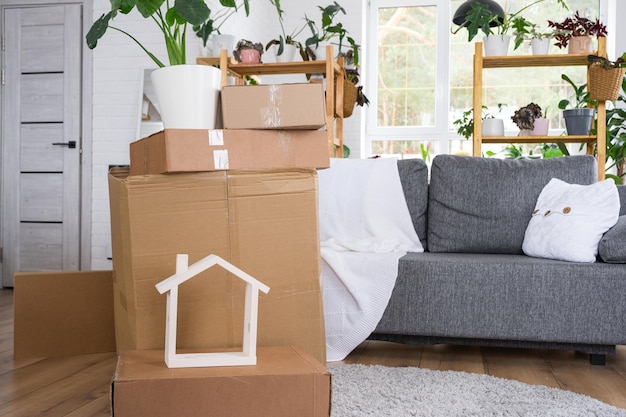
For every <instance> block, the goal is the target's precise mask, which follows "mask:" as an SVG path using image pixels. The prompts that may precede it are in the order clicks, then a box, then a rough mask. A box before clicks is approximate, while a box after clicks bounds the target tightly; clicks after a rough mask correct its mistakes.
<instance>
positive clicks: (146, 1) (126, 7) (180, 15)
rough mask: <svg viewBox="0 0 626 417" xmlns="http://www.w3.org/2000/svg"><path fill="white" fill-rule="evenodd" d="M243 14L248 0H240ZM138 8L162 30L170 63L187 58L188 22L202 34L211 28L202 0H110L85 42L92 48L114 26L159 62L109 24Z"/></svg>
mask: <svg viewBox="0 0 626 417" xmlns="http://www.w3.org/2000/svg"><path fill="white" fill-rule="evenodd" d="M220 4H221V5H222V6H223V7H228V8H233V9H237V8H238V6H237V3H236V1H235V0H220ZM243 7H244V9H245V12H246V16H248V15H249V13H250V6H249V0H243ZM135 8H136V9H137V11H138V12H139V13H141V15H142V16H143V17H144V18H145V19H151V20H152V21H153V22H154V23H155V24H156V25H157V26H158V27H159V29H160V30H161V32H163V38H164V40H165V47H166V49H167V55H168V59H169V63H170V65H181V64H185V63H186V62H187V54H186V47H185V40H186V37H187V29H188V26H189V25H191V27H192V29H193V30H194V31H195V32H196V33H198V34H202V36H207V37H208V35H209V34H210V33H211V31H212V29H213V19H212V18H211V9H209V6H208V5H207V4H206V3H205V1H204V0H174V2H173V4H171V2H170V0H111V10H110V11H109V12H108V13H106V14H103V15H102V16H100V18H99V19H98V20H96V21H95V22H94V23H93V25H92V26H91V29H90V30H89V32H88V33H87V36H86V40H87V46H88V47H89V48H90V49H94V48H95V47H96V45H97V44H98V40H99V39H100V38H101V37H102V36H104V34H105V33H106V31H107V29H109V28H110V29H113V30H117V31H119V32H121V33H123V34H125V35H126V36H128V37H129V38H131V39H132V40H133V41H134V42H135V43H136V44H137V45H139V47H140V48H141V49H143V50H144V52H145V53H146V54H148V56H149V57H150V58H151V59H152V60H153V61H154V62H155V63H156V64H157V65H158V66H159V67H165V64H164V63H163V62H162V61H161V60H160V59H158V58H157V57H156V56H155V55H154V54H153V53H152V52H150V51H148V50H147V49H146V47H145V46H144V45H143V44H142V43H141V42H140V41H139V40H138V39H137V38H135V37H134V36H133V35H131V34H130V33H128V32H126V31H124V30H122V29H120V28H117V27H115V26H111V25H110V23H111V21H112V20H113V19H114V18H115V17H116V16H117V15H118V13H122V14H128V13H130V12H131V11H132V10H133V9H135Z"/></svg>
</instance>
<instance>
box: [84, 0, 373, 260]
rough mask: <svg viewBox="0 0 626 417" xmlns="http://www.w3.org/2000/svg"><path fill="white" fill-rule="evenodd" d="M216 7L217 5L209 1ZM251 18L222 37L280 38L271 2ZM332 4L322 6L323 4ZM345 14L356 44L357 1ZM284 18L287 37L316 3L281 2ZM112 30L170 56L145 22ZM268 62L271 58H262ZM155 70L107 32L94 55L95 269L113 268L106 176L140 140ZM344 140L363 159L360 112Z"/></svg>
mask: <svg viewBox="0 0 626 417" xmlns="http://www.w3.org/2000/svg"><path fill="white" fill-rule="evenodd" d="M208 3H209V4H217V3H218V2H217V1H211V0H209V1H208ZM250 3H251V4H250V8H251V11H252V14H251V16H249V17H248V18H245V16H244V14H243V12H241V13H239V15H236V16H235V18H234V19H231V20H229V21H227V22H226V24H225V25H224V26H223V27H222V32H223V33H232V34H234V35H235V37H236V38H237V39H239V38H246V39H250V40H254V41H261V42H262V43H266V42H267V41H269V40H270V39H273V38H275V37H277V36H278V35H279V34H280V27H279V26H278V20H277V18H276V14H275V12H274V9H273V6H272V5H271V4H270V3H269V1H264V0H251V1H250ZM330 3H331V1H328V2H321V3H320V4H321V5H325V4H330ZM339 3H340V4H341V5H342V6H343V7H344V8H345V9H346V11H347V15H346V16H342V17H341V21H342V22H343V23H344V26H345V27H346V28H347V29H348V30H349V31H350V33H351V35H352V36H353V37H354V38H355V40H356V41H357V42H360V39H361V32H360V26H361V18H362V15H361V8H362V2H361V1H359V0H341V1H340V2H339ZM109 5H110V2H109V0H94V3H93V17H92V18H93V20H95V19H97V18H98V17H100V15H102V14H103V13H106V12H107V11H108V10H109V7H110V6H109ZM282 7H283V9H284V11H285V15H286V27H285V30H286V31H287V32H288V33H289V32H290V31H291V30H293V28H294V27H296V26H298V25H300V24H301V23H303V20H302V19H303V17H304V14H305V13H306V14H307V15H308V16H309V17H312V18H313V17H316V18H317V16H319V11H318V9H317V4H307V5H306V7H303V5H302V3H301V2H300V1H299V0H283V1H282ZM113 25H114V26H116V27H119V28H120V29H123V30H125V31H127V32H129V33H131V34H132V35H133V36H135V37H136V38H138V39H139V40H140V41H141V42H142V43H143V44H144V46H146V47H147V49H148V50H150V51H151V52H153V53H155V54H156V55H157V56H158V57H159V59H161V60H162V61H164V62H165V60H166V53H165V48H164V47H163V46H162V44H163V41H162V35H161V32H160V31H159V29H158V28H157V26H156V25H155V24H154V23H153V22H152V20H146V19H143V18H142V17H141V15H140V14H139V13H137V12H136V11H133V12H132V13H131V14H130V15H119V16H118V17H116V19H115V20H114V22H113ZM199 44H200V41H199V39H198V38H196V37H195V35H194V34H193V33H192V32H191V31H189V32H188V50H187V53H188V61H189V62H194V61H195V56H196V55H197V52H198V50H199ZM264 58H265V60H266V61H267V62H270V61H271V59H272V58H271V57H264ZM155 66H156V65H155V64H154V63H153V62H152V60H151V59H150V58H148V57H147V56H146V54H145V53H144V52H143V51H142V50H141V49H140V48H139V47H138V46H137V45H136V44H135V43H134V42H132V40H130V39H129V38H128V37H127V36H125V35H123V34H121V33H119V32H116V31H114V30H111V29H109V30H108V31H107V33H106V35H105V36H104V37H103V38H102V39H101V40H100V41H99V42H98V46H97V47H96V48H95V49H94V51H93V101H92V106H93V120H92V122H93V131H92V141H93V155H92V160H93V169H92V174H93V179H92V204H93V209H92V213H91V222H92V239H91V246H92V264H91V268H92V269H110V268H111V262H110V261H108V260H107V255H110V220H109V201H108V183H107V172H108V168H109V165H120V164H128V163H129V155H128V145H129V143H130V142H132V141H134V140H136V139H137V138H136V134H137V126H138V122H139V99H140V93H141V92H140V81H141V77H142V75H141V74H142V72H143V69H145V68H154V67H155ZM344 137H345V140H346V143H347V145H348V146H350V148H351V150H352V155H354V156H357V155H359V149H360V110H358V109H357V110H355V112H354V115H353V116H352V117H351V118H350V119H347V120H346V123H345V124H344Z"/></svg>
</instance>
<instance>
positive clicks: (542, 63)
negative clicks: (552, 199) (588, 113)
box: [472, 38, 606, 179]
mask: <svg viewBox="0 0 626 417" xmlns="http://www.w3.org/2000/svg"><path fill="white" fill-rule="evenodd" d="M598 55H600V56H605V57H606V39H605V38H598ZM581 65H584V66H587V55H586V54H549V55H518V56H483V45H482V43H481V42H476V44H475V51H474V93H473V94H474V100H473V106H474V110H473V116H474V135H473V146H472V154H473V155H474V156H480V155H481V152H482V144H483V143H553V142H556V141H560V142H563V143H586V144H587V153H588V154H590V155H594V153H597V161H598V178H599V179H604V171H605V166H606V102H604V101H601V102H598V107H597V112H596V117H597V122H598V123H597V134H596V135H590V136H485V137H483V136H482V118H481V115H482V111H481V109H482V106H483V70H485V69H489V68H517V67H562V66H581Z"/></svg>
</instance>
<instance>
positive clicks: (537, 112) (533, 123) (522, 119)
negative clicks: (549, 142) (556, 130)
mask: <svg viewBox="0 0 626 417" xmlns="http://www.w3.org/2000/svg"><path fill="white" fill-rule="evenodd" d="M511 120H513V122H514V123H515V124H516V125H517V127H518V128H519V129H520V133H519V136H545V135H547V134H548V127H549V125H550V123H549V122H550V120H548V119H547V118H545V117H543V112H542V110H541V106H539V105H538V104H536V103H530V104H527V105H526V106H524V107H520V108H519V109H517V110H515V113H514V114H513V116H511Z"/></svg>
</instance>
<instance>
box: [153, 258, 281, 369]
mask: <svg viewBox="0 0 626 417" xmlns="http://www.w3.org/2000/svg"><path fill="white" fill-rule="evenodd" d="M215 265H218V266H221V267H222V268H224V269H226V270H227V271H228V272H230V273H232V274H234V275H235V276H237V277H238V278H240V279H241V280H242V281H244V282H245V283H246V295H245V301H244V302H245V310H244V321H243V344H242V350H241V351H240V352H210V353H176V323H177V318H178V286H179V285H181V284H182V283H184V282H185V281H187V280H189V279H191V278H193V277H195V276H196V275H198V274H200V273H202V272H204V271H206V270H207V269H209V268H212V267H213V266H215ZM156 288H157V290H158V291H159V293H160V294H164V293H166V292H167V313H166V315H167V316H166V321H165V363H166V364H167V366H168V367H169V368H192V367H204V366H240V365H255V364H256V339H257V322H258V314H259V291H263V292H264V293H265V294H267V293H268V291H269V290H270V289H269V287H268V286H267V285H265V284H263V283H262V282H260V281H258V280H256V279H255V278H254V277H252V276H250V275H248V274H247V273H245V272H244V271H242V270H241V269H239V268H237V267H236V266H234V265H232V264H231V263H229V262H227V261H225V260H224V259H222V258H220V257H219V256H217V255H209V256H207V257H205V258H203V259H201V260H199V261H198V262H196V263H194V264H193V265H191V266H189V256H188V255H186V254H178V255H177V256H176V273H175V274H174V275H172V276H171V277H169V278H166V279H164V280H163V281H161V282H159V283H158V284H156Z"/></svg>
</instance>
